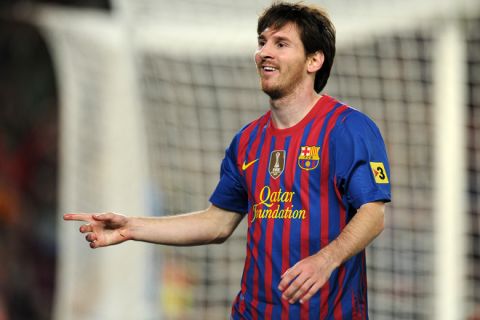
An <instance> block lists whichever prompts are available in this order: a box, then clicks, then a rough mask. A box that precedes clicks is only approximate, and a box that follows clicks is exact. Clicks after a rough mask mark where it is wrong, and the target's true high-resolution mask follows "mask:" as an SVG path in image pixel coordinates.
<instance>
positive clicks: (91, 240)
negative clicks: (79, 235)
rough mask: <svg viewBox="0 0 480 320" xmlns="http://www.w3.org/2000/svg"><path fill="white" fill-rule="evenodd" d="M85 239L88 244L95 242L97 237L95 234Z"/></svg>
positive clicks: (88, 235) (90, 234)
mask: <svg viewBox="0 0 480 320" xmlns="http://www.w3.org/2000/svg"><path fill="white" fill-rule="evenodd" d="M85 239H86V240H87V241H88V242H94V241H97V235H96V234H95V233H89V234H87V235H86V236H85Z"/></svg>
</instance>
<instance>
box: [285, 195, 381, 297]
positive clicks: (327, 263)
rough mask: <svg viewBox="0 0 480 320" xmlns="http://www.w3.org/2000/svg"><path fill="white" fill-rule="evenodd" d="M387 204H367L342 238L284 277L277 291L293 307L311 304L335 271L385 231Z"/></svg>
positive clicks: (342, 233)
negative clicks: (297, 304)
mask: <svg viewBox="0 0 480 320" xmlns="http://www.w3.org/2000/svg"><path fill="white" fill-rule="evenodd" d="M384 212H385V204H384V203H383V202H372V203H366V204H364V205H363V206H361V207H360V209H358V212H357V213H356V214H355V216H354V217H353V218H352V220H351V221H350V222H349V223H348V224H347V225H346V226H345V228H344V229H343V231H342V232H341V233H340V235H339V236H338V237H337V239H335V240H334V241H332V242H331V243H330V244H329V245H328V246H326V247H325V248H323V249H322V250H320V251H319V252H318V253H317V254H314V255H312V256H309V257H307V258H305V259H303V260H301V261H299V262H298V263H297V264H295V265H294V266H293V267H291V268H290V269H288V270H287V271H286V272H285V273H284V274H283V275H282V280H281V281H280V284H279V286H278V288H279V289H280V291H282V294H283V295H282V297H283V298H284V299H286V300H288V301H289V302H290V303H295V302H296V301H298V300H299V299H300V302H301V303H303V302H305V301H307V300H309V299H310V298H311V297H312V296H313V295H314V294H315V293H316V292H317V291H318V290H320V288H321V287H322V286H323V285H324V284H325V283H326V282H327V281H328V279H329V278H330V275H331V273H332V271H333V270H334V269H335V268H337V267H338V266H340V264H342V263H343V262H345V261H346V260H348V258H350V257H352V256H353V255H355V254H357V253H358V252H359V251H361V250H363V249H364V248H365V247H366V246H367V245H368V244H369V243H370V242H371V241H372V240H373V239H375V237H377V236H378V235H379V234H380V232H382V230H383V227H384Z"/></svg>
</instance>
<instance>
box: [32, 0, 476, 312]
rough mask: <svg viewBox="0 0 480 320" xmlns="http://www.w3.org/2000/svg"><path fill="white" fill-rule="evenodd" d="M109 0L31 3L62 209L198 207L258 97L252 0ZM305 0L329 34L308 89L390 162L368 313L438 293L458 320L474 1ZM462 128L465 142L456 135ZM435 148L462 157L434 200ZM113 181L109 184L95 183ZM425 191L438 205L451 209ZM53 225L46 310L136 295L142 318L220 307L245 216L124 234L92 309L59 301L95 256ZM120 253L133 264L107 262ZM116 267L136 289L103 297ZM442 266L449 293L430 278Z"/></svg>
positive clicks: (471, 115) (469, 257)
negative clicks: (361, 119) (225, 234)
mask: <svg viewBox="0 0 480 320" xmlns="http://www.w3.org/2000/svg"><path fill="white" fill-rule="evenodd" d="M113 3H114V6H113V7H114V11H113V12H112V13H111V14H104V15H103V14H98V13H95V12H73V11H71V10H70V11H65V10H58V9H55V8H51V7H49V8H45V9H43V10H41V12H40V13H39V21H40V24H41V25H42V26H43V27H44V30H45V31H46V32H45V34H46V35H47V38H48V40H49V43H50V44H51V48H52V49H53V53H54V58H55V61H56V65H57V70H58V72H57V74H58V75H59V78H58V79H59V83H60V84H63V85H60V89H61V90H62V97H63V99H62V102H63V106H62V108H63V109H62V112H63V114H64V116H63V118H62V119H63V126H62V135H63V137H64V138H63V144H62V148H63V150H64V158H63V160H64V162H63V165H62V176H63V178H62V182H63V191H62V210H82V211H86V210H91V211H99V210H108V211H112V210H119V211H121V212H125V213H131V214H135V215H137V214H157V215H167V214H176V213H180V212H189V211H194V210H199V209H202V208H205V207H206V206H207V205H208V197H209V195H210V193H211V192H212V191H213V189H214V187H215V185H216V183H217V181H218V175H219V166H220V161H221V159H222V157H223V154H224V150H225V148H226V146H228V144H229V143H230V140H231V139H232V137H233V135H234V134H235V132H237V131H238V130H239V129H240V128H241V127H242V126H243V125H244V124H246V123H248V122H250V121H251V120H253V119H255V118H256V117H258V116H259V115H260V114H262V113H264V112H265V111H266V110H267V109H268V100H267V99H266V97H265V95H264V94H263V93H262V92H261V91H260V90H259V88H258V79H257V76H256V72H255V68H254V63H253V51H254V49H255V45H256V40H255V38H256V34H255V28H256V17H257V16H258V14H259V13H260V12H261V10H262V8H264V7H265V6H267V5H268V4H269V2H268V1H259V0H258V1H254V0H249V1H240V2H239V1H224V0H222V1H221V0H189V1H176V2H174V1H167V0H156V1H148V0H142V1H126V0H125V1H120V0H118V1H114V2H113ZM319 5H321V6H323V7H325V8H326V9H327V10H328V11H329V12H330V13H331V15H332V18H333V20H334V23H335V24H336V26H337V30H338V53H337V57H336V60H335V64H334V68H333V71H332V76H331V78H330V80H329V82H328V85H327V87H326V89H325V92H326V93H328V94H329V95H332V96H335V97H337V98H339V99H340V100H342V101H345V102H346V103H348V104H349V105H352V106H354V107H356V108H358V109H359V110H362V111H363V112H365V113H366V114H368V115H369V116H370V117H371V118H372V119H374V121H375V122H376V123H377V124H378V126H379V127H380V129H381V131H382V133H383V136H384V139H385V142H386V144H387V148H388V153H389V159H390V165H391V172H392V177H391V184H392V197H393V202H392V203H391V204H389V205H388V206H387V213H386V227H385V231H384V232H383V233H382V234H381V235H380V237H379V238H378V239H376V240H375V241H374V243H373V244H372V245H371V246H370V247H369V248H368V249H367V260H368V261H367V267H368V290H369V293H368V294H369V313H370V316H371V318H373V319H452V318H449V316H450V315H451V314H449V313H448V312H447V313H446V314H444V315H442V314H441V312H440V311H439V310H441V304H442V301H444V299H445V297H444V296H445V294H451V295H452V296H451V297H452V306H453V307H452V310H453V311H452V312H453V315H454V317H455V318H457V319H460V318H468V317H474V314H475V312H477V314H478V312H480V311H479V310H478V308H479V306H480V290H479V288H480V274H479V271H478V270H480V246H479V243H480V217H479V212H480V202H479V200H478V199H479V198H478V193H479V190H480V167H479V166H480V151H479V150H480V113H479V110H480V109H479V108H480V79H479V75H480V59H479V54H478V52H480V38H479V37H478V32H477V30H479V26H480V10H479V6H478V4H477V3H476V2H475V1H460V2H459V1H453V0H452V1H440V2H436V1H424V2H422V3H421V4H419V3H418V1H416V2H415V1H389V2H388V4H387V3H385V2H384V1H374V0H370V1H362V4H361V5H359V4H356V3H355V2H352V1H347V0H344V1H339V0H336V1H322V2H321V3H320V2H319ZM450 23H452V24H454V25H455V26H458V28H457V29H455V30H459V35H460V37H459V38H458V37H457V38H458V39H457V38H455V37H454V38H448V37H447V38H446V39H445V40H442V39H443V38H442V37H443V35H442V33H441V32H440V31H442V30H443V28H439V27H438V26H439V25H442V26H445V25H449V24H450ZM439 30H440V31H439ZM452 39H453V40H452ZM455 39H457V40H458V41H460V43H461V44H462V45H461V46H456V47H459V48H464V49H465V50H464V51H459V53H458V55H457V56H454V55H452V54H450V53H449V51H448V50H446V51H445V52H444V53H443V54H442V51H441V50H437V49H438V48H439V43H442V41H446V44H447V47H448V44H449V43H450V42H448V41H453V42H451V43H453V44H456V42H454V41H455ZM112 57H113V58H115V59H113V58H112ZM459 58H460V59H459ZM449 61H453V62H452V64H453V65H454V66H455V65H456V64H455V61H457V62H458V64H459V65H460V66H461V65H465V66H466V67H465V70H466V71H465V70H463V69H461V67H460V69H458V68H457V69H458V70H457V69H455V68H454V70H456V71H457V72H456V73H455V74H457V75H458V76H462V75H464V78H461V79H460V80H461V81H458V82H460V84H459V85H460V89H459V90H456V91H455V92H461V93H462V95H461V100H459V105H458V106H457V105H452V106H451V108H455V110H456V109H459V110H460V111H459V112H456V111H454V112H455V117H457V116H458V118H459V119H460V120H461V119H464V123H463V126H456V127H455V126H452V128H449V127H448V122H449V118H448V117H447V118H444V119H443V118H438V114H443V113H442V112H441V110H443V109H441V107H439V105H441V104H442V101H443V97H445V100H448V97H449V96H450V95H449V93H448V92H446V93H443V92H439V91H441V90H439V88H441V86H439V83H443V82H442V81H444V80H445V79H443V78H445V77H444V76H443V70H444V69H442V68H443V66H445V67H448V66H449V65H450V64H449V63H444V62H449ZM467 66H468V68H467ZM447 70H448V69H447ZM462 70H463V71H465V72H463V71H462ZM447 80H448V79H447ZM453 87H455V86H453ZM453 87H452V90H454V88H453ZM462 90H464V91H462ZM447 110H448V109H447ZM462 110H463V111H462ZM462 112H464V115H465V116H464V118H462V114H463V113H462ZM443 123H445V124H446V125H447V127H444V125H443ZM126 125H127V126H128V127H126ZM106 128H107V129H106ZM108 128H109V129H108ZM444 128H446V129H445V130H446V131H447V134H448V135H449V136H448V137H447V138H445V142H444V143H442V142H439V141H438V138H437V137H438V136H439V134H440V133H441V132H443V131H445V130H444ZM450 130H452V133H450ZM462 132H463V134H464V138H465V139H463V140H462V141H464V142H462V143H455V141H457V140H454V137H456V136H457V135H460V137H462ZM107 133H108V134H107ZM450 139H453V140H450ZM451 141H453V143H452V142H451ZM442 150H443V151H442ZM442 152H443V153H442ZM65 154H67V155H65ZM68 154H69V155H68ZM449 154H458V155H460V156H462V155H463V156H464V160H465V165H463V164H462V163H461V162H462V159H463V158H462V157H460V158H458V159H460V160H458V161H457V160H455V161H454V163H453V164H451V166H454V167H455V168H458V170H459V171H458V172H459V173H458V174H457V175H454V176H453V177H454V179H452V180H450V182H451V183H447V184H449V185H450V187H451V188H453V189H452V190H454V191H453V192H451V193H450V194H449V195H448V197H440V198H439V194H440V195H441V194H443V193H442V192H444V191H443V189H442V188H443V186H444V185H445V183H443V182H442V181H443V180H442V176H445V177H450V176H449V175H448V174H447V173H448V170H447V169H448V166H447V167H446V168H443V167H442V165H443V164H442V163H443V162H441V161H440V162H438V159H437V158H442V159H443V158H444V157H445V158H446V159H447V158H448V156H449ZM76 155H78V156H79V158H78V157H77V158H76ZM125 157H126V159H125ZM448 159H450V158H448ZM455 159H457V158H455ZM452 161H453V160H452ZM443 173H445V174H443ZM462 177H463V178H462ZM99 178H101V179H100V180H99ZM129 182H131V183H132V184H135V186H136V187H135V188H134V189H133V190H134V192H132V188H131V187H130V188H129V187H128V186H129ZM116 183H120V186H118V185H117V187H114V188H110V187H111V186H112V185H115V184H116ZM448 190H450V189H448ZM442 198H445V199H442ZM459 199H463V202H462V201H458V200H459ZM440 200H445V201H447V200H448V201H450V202H453V203H455V204H456V205H457V206H456V209H455V211H451V209H450V208H447V207H445V206H443V202H442V201H440ZM84 203H88V206H83V205H81V204H84ZM440 203H441V204H442V205H440ZM462 203H464V205H463V204H462ZM439 207H440V208H439ZM116 208H118V209H116ZM142 210H143V211H142ZM139 211H141V212H139ZM440 211H442V212H443V211H446V212H444V213H439V212H440ZM452 215H453V216H454V217H456V219H457V220H456V221H458V223H457V226H453V225H451V226H450V227H449V223H448V222H445V221H448V220H447V218H448V217H449V216H452ZM444 217H446V218H444ZM445 225H446V226H447V229H446V231H445V233H444V231H443V230H444V229H443V228H444V227H445ZM458 226H459V229H457V227H458ZM462 226H464V227H463V228H462ZM67 229H68V230H67ZM70 229H74V228H71V226H70V225H68V226H64V225H62V226H61V228H60V230H61V233H60V236H61V237H62V238H64V239H68V242H67V243H68V249H67V248H65V249H64V251H62V256H61V258H60V259H61V264H60V266H61V267H62V268H61V269H60V270H63V271H61V274H60V276H59V286H58V288H59V290H60V291H59V293H58V295H59V299H58V300H57V305H58V306H59V307H58V308H57V318H58V319H64V318H65V319H67V318H70V319H77V318H78V319H81V318H82V315H89V316H92V317H95V316H97V318H98V317H99V316H100V315H102V316H106V317H104V318H111V315H112V314H113V312H114V311H113V309H115V308H118V309H119V310H120V311H119V312H118V313H117V314H115V319H130V318H129V317H128V316H126V315H122V313H121V310H123V309H127V308H129V305H128V302H129V301H130V302H131V303H130V305H131V304H135V303H136V301H142V305H143V306H144V308H143V310H142V311H138V310H137V312H140V313H139V314H142V315H143V316H142V317H141V318H142V319H143V318H144V319H149V318H156V317H159V316H161V317H163V318H165V319H225V318H226V317H227V315H228V313H229V309H230V306H231V303H232V299H233V298H234V297H235V295H236V293H237V292H238V290H239V288H240V277H241V274H242V267H243V262H244V257H245V243H246V224H245V222H242V224H241V225H240V226H239V227H238V228H237V230H236V231H235V233H234V234H233V235H232V236H231V238H230V239H229V240H228V241H227V242H226V243H224V244H222V245H220V246H218V245H210V246H201V247H193V248H165V247H155V249H151V248H152V247H151V246H150V247H149V248H150V249H149V250H146V249H141V248H143V247H141V246H138V245H134V246H131V247H128V248H126V249H125V250H126V251H125V252H123V251H122V252H121V251H118V252H117V251H115V252H114V253H111V254H108V253H105V252H107V251H105V252H102V253H101V256H102V258H101V259H102V260H100V261H101V263H107V264H108V265H109V266H110V267H111V268H114V269H115V270H116V272H115V273H114V274H113V275H112V274H109V272H108V270H110V269H105V271H104V272H103V273H102V274H101V275H102V283H101V284H97V287H98V289H101V293H99V296H100V297H102V300H101V303H99V304H95V305H89V301H88V298H87V297H86V296H81V295H80V296H78V297H76V299H77V303H76V305H73V304H72V302H71V301H70V300H69V301H70V303H66V302H67V300H68V299H67V298H62V293H65V294H66V297H70V298H69V299H71V300H73V297H72V291H74V290H75V288H79V287H81V288H83V287H82V285H81V284H79V283H80V282H79V280H77V279H72V277H69V272H68V271H70V272H73V271H74V270H76V269H75V268H81V271H82V272H84V273H85V275H86V277H87V278H88V279H90V281H96V280H98V279H97V278H98V275H96V276H93V275H91V273H92V272H94V271H90V272H89V270H88V263H93V264H94V265H99V264H100V263H99V262H94V261H96V259H98V256H92V255H91V253H88V252H86V251H84V250H83V249H81V248H79V246H80V245H79V244H78V243H79V242H80V241H81V239H80V238H81V237H80V236H79V235H78V234H74V233H75V232H76V230H70ZM440 230H442V231H441V232H440ZM450 236H457V238H454V239H455V240H456V241H455V242H456V243H457V247H456V248H455V250H451V249H449V248H447V247H445V248H444V247H441V246H443V245H441V244H440V243H441V242H439V241H438V239H443V238H445V239H450V238H449V237H450ZM82 245H83V244H82ZM144 246H145V245H144ZM118 250H123V249H120V248H119V249H118ZM132 250H133V251H132ZM142 250H144V251H142ZM152 250H154V252H153V253H152ZM132 252H133V254H137V257H138V259H137V260H139V261H142V262H141V263H139V264H133V263H130V264H125V263H124V262H125V260H127V261H130V258H125V255H130V254H132ZM457 254H458V256H457ZM99 255H100V253H99ZM79 256H82V259H81V263H80V267H79V266H78V265H76V263H78V261H79V258H78V257H79ZM103 256H105V257H103ZM152 257H153V258H152ZM452 257H454V258H455V257H458V259H456V258H455V259H454V260H455V261H453V262H454V264H453V265H450V264H448V265H446V267H445V268H446V269H441V267H440V266H439V265H443V263H439V261H445V260H442V259H447V261H449V260H450V261H451V260H452ZM99 267H100V266H99ZM132 270H135V271H136V272H138V273H139V274H141V275H142V277H143V278H142V277H140V276H138V278H136V281H131V284H130V285H132V287H133V288H137V289H136V290H137V291H138V293H137V294H136V295H133V294H132V292H129V289H128V287H124V289H123V290H124V291H123V294H119V293H118V292H117V293H116V294H114V295H113V296H111V297H108V296H106V295H108V294H110V293H111V292H112V290H120V289H118V288H119V287H120V285H118V284H116V283H117V282H118V276H119V274H121V273H122V271H123V272H124V273H129V274H130V273H131V272H132ZM146 270H147V271H148V272H146ZM445 270H446V271H445ZM444 271H445V272H446V274H448V277H447V278H448V279H447V282H448V284H449V285H450V287H448V288H449V289H448V292H445V289H444V287H442V285H441V284H440V283H441V282H442V279H440V274H441V273H443V272H444ZM62 272H63V273H62ZM116 277H117V278H116ZM442 278H443V276H442ZM134 282H135V284H134ZM105 288H107V289H105ZM109 288H110V289H109ZM112 288H115V289H112ZM84 290H86V289H85V288H84ZM115 292H116V291H115ZM81 293H82V294H86V291H85V292H83V291H82V292H81ZM62 299H63V300H62ZM62 302H64V303H62ZM105 305H107V306H108V305H110V307H105ZM62 306H63V307H62ZM65 306H67V307H65ZM113 306H115V308H114V307H113ZM439 306H440V307H439ZM95 308H96V310H102V313H101V314H100V313H98V312H95V311H92V310H93V309H95ZM72 310H74V311H72ZM434 310H436V311H434ZM64 315H68V317H63V316H64ZM442 317H444V318H442ZM83 318H84V317H83Z"/></svg>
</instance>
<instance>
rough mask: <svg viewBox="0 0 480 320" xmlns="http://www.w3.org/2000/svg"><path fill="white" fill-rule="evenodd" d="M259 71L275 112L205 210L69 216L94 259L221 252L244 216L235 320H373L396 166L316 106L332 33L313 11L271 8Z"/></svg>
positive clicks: (332, 109)
mask: <svg viewBox="0 0 480 320" xmlns="http://www.w3.org/2000/svg"><path fill="white" fill-rule="evenodd" d="M257 32H258V49H257V51H256V52H255V63H256V66H257V70H258V74H259V77H260V83H261V87H262V90H263V91H264V92H265V93H266V94H267V95H268V96H269V97H270V111H268V112H267V113H266V114H265V115H263V116H262V117H260V118H259V119H257V120H255V121H253V122H252V123H250V124H248V125H247V126H245V127H244V128H243V129H242V130H240V132H239V133H238V134H237V135H236V136H235V137H234V139H233V141H232V143H231V145H230V146H229V148H228V149H227V151H226V154H225V158H224V160H223V162H222V166H221V177H220V181H219V183H218V185H217V188H216V189H215V191H214V192H213V194H212V196H211V198H210V201H211V203H212V204H211V206H210V207H208V208H207V209H205V210H203V211H199V212H194V213H188V214H182V215H176V216H172V217H155V218H141V217H125V216H122V215H118V214H114V213H105V214H97V215H79V214H67V215H65V219H66V220H82V221H86V222H88V224H85V225H82V226H81V227H80V231H81V232H82V233H87V235H86V239H87V241H89V242H90V246H91V247H92V248H97V247H103V246H108V245H112V244H117V243H121V242H123V241H126V240H139V241H147V242H153V243H159V244H166V245H199V244H208V243H221V242H223V241H225V240H226V239H227V238H228V237H229V236H230V235H231V234H232V232H233V231H234V230H235V228H236V227H237V226H238V224H239V223H240V221H241V219H242V218H243V216H244V215H245V214H247V217H246V218H247V219H248V235H247V256H246V260H245V266H244V271H243V277H242V283H241V290H240V292H239V294H238V295H237V297H236V299H235V301H234V304H233V307H232V318H233V319H257V318H264V319H281V318H284V319H300V318H302V319H303V318H314V319H367V318H368V313H367V292H366V267H365V251H364V248H365V247H366V246H367V245H368V244H369V243H370V242H371V241H372V240H373V239H374V238H375V237H376V236H377V235H378V234H379V233H380V232H381V231H382V230H383V223H384V222H383V221H384V206H385V205H384V203H385V202H388V201H390V186H389V181H388V176H389V166H388V160H387V156H386V152H385V146H384V143H383V140H382V137H381V135H380V132H379V130H378V129H377V127H376V126H375V124H374V123H373V122H372V121H371V120H370V119H369V118H367V117H366V116H365V115H363V114H362V113H360V112H358V111H357V110H355V109H352V108H350V107H348V106H346V105H344V104H343V103H341V102H339V101H337V100H335V99H333V98H332V97H329V96H327V95H320V94H319V92H320V91H321V90H322V89H323V87H324V86H325V84H326V81H327V79H328V77H329V74H330V69H331V66H332V63H333V58H334V55H335V31H334V28H333V26H332V24H331V22H330V21H329V19H328V17H327V16H326V14H325V13H324V12H323V11H321V10H319V9H316V8H314V7H312V6H306V5H302V4H287V3H275V4H273V5H272V6H271V7H270V8H268V9H267V10H266V11H265V12H264V13H263V15H262V16H261V17H260V18H259V21H258V28H257Z"/></svg>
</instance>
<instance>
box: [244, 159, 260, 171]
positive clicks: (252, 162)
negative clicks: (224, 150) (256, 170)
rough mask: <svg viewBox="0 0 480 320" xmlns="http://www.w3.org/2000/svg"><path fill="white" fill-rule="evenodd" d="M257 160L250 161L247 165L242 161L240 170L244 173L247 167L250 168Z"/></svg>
mask: <svg viewBox="0 0 480 320" xmlns="http://www.w3.org/2000/svg"><path fill="white" fill-rule="evenodd" d="M257 161H258V159H255V160H253V161H250V162H249V163H245V161H243V164H242V170H243V171H245V170H247V168H248V167H250V166H251V165H252V164H254V163H255V162H257Z"/></svg>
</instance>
